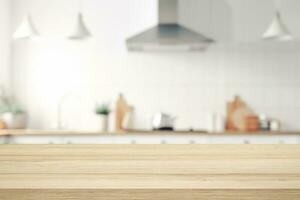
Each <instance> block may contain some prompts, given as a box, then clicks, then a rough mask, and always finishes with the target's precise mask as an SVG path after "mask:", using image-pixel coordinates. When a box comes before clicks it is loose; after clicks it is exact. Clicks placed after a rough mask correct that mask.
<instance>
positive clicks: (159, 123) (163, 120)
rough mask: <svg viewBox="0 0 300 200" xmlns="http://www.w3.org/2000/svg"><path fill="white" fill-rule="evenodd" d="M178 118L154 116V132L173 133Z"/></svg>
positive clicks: (160, 114) (166, 115)
mask: <svg viewBox="0 0 300 200" xmlns="http://www.w3.org/2000/svg"><path fill="white" fill-rule="evenodd" d="M175 120H176V117H172V116H170V115H168V114H165V113H157V114H155V115H154V116H153V120H152V128H153V130H163V131H164V130H166V131H173V130H174V126H175Z"/></svg>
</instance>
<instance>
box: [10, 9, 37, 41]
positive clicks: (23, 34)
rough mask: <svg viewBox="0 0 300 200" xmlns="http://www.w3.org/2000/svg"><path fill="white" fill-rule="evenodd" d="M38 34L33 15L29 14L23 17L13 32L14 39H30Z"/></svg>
mask: <svg viewBox="0 0 300 200" xmlns="http://www.w3.org/2000/svg"><path fill="white" fill-rule="evenodd" d="M36 36H38V31H37V30H36V28H35V26H34V23H33V21H32V18H31V15H30V14H27V15H26V16H25V18H24V19H23V21H22V23H21V24H20V26H19V27H18V29H17V30H16V32H15V33H14V34H13V38H14V39H30V38H32V37H36Z"/></svg>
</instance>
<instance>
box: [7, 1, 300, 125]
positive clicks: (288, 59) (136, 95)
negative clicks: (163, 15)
mask: <svg viewBox="0 0 300 200" xmlns="http://www.w3.org/2000/svg"><path fill="white" fill-rule="evenodd" d="M190 1H192V0H190ZM245 1H246V0H245ZM12 2H13V5H12V13H13V14H12V15H13V19H12V21H13V24H14V27H16V25H17V24H18V22H19V21H20V19H21V17H22V16H23V14H24V13H25V8H28V7H30V8H31V11H32V13H33V15H34V17H35V18H34V19H35V22H36V24H38V25H39V28H40V31H41V32H43V33H46V35H45V38H44V39H43V40H40V41H18V42H14V45H13V55H12V58H13V59H12V61H13V65H12V68H13V72H14V74H13V77H14V78H13V88H14V92H15V94H17V95H18V98H19V100H20V101H21V102H22V103H23V104H24V105H25V106H26V108H27V109H28V112H29V115H30V124H29V126H30V128H52V127H53V126H54V124H55V122H56V119H57V103H58V101H59V99H60V98H61V97H62V96H63V95H65V94H68V95H67V96H68V98H67V100H65V103H64V106H63V107H64V109H63V111H64V112H63V115H64V116H63V118H64V119H65V121H66V122H67V124H68V126H69V128H73V129H89V130H93V129H96V127H97V124H98V120H97V117H96V116H95V115H94V114H93V108H94V105H95V102H96V101H99V102H102V101H110V102H113V101H114V99H115V98H116V96H117V95H118V94H119V93H120V92H122V93H124V95H125V97H126V98H127V100H128V101H129V103H130V104H132V105H133V106H134V107H135V117H134V121H135V128H150V121H151V117H152V115H153V114H155V113H156V112H159V111H164V112H168V113H170V114H172V115H175V116H177V117H178V120H177V128H190V127H194V128H206V125H207V122H206V121H207V116H208V114H209V113H212V112H218V113H221V114H225V105H226V101H229V100H231V99H232V98H233V96H234V95H237V94H238V95H240V96H241V97H242V98H243V99H244V100H245V101H246V102H247V103H248V104H249V106H251V107H252V108H253V109H254V110H255V111H256V112H257V113H258V114H260V113H265V114H267V115H268V116H271V117H274V118H277V119H279V120H280V121H282V124H283V129H285V130H299V129H300V123H298V121H299V115H300V79H299V77H300V57H299V56H300V44H299V43H298V42H284V43H280V42H275V43H272V42H263V41H260V38H259V34H260V32H262V31H263V29H264V28H265V26H267V24H268V23H269V20H270V16H272V11H271V6H270V5H272V4H271V3H272V2H271V1H264V3H263V4H262V6H260V7H259V8H254V6H256V5H257V2H261V1H257V0H256V3H255V2H254V1H253V0H247V2H248V4H249V7H251V6H253V10H257V9H258V10H259V11H260V12H258V13H260V14H261V15H259V16H258V15H257V16H255V17H251V16H250V15H253V12H249V10H251V9H252V7H251V9H250V8H248V7H245V6H244V5H243V3H240V2H241V1H240V0H230V1H224V2H230V5H226V6H223V5H222V6H218V9H223V8H226V9H227V10H228V9H231V8H232V9H236V11H230V10H229V11H230V12H227V11H226V12H225V11H222V12H219V11H218V10H217V11H215V17H214V19H216V16H219V15H220V13H225V14H224V15H226V16H230V19H234V21H235V23H234V24H233V25H232V27H233V29H234V30H232V32H233V34H231V31H230V32H229V33H226V34H225V36H226V35H230V36H231V37H233V36H235V37H237V38H239V39H238V41H232V42H230V43H229V42H228V41H223V40H222V39H223V36H224V34H223V33H222V32H221V33H219V32H220V31H222V30H226V27H223V26H221V25H222V24H225V25H226V24H227V25H228V24H231V21H226V23H225V22H224V20H225V19H227V17H224V18H223V19H222V20H220V21H222V23H221V24H213V27H216V28H217V29H216V30H218V31H216V30H214V29H213V28H212V29H211V28H209V27H207V26H206V27H205V26H199V28H196V27H195V28H196V29H197V30H203V31H204V33H205V34H208V35H210V34H212V36H213V38H214V39H216V40H217V41H218V42H217V43H216V44H215V45H212V46H211V47H210V48H209V49H208V50H207V51H205V52H202V53H199V52H173V53H171V52H169V53H167V52H141V53H133V52H127V51H126V48H125V44H124V43H125V39H126V38H128V37H129V36H131V35H133V34H135V33H137V32H139V31H142V30H144V29H145V28H148V27H151V26H153V25H155V24H156V23H157V12H156V10H157V5H156V3H155V2H156V1H150V0H147V1H146V0H145V1H141V0H128V1H119V0H112V1H99V0H89V1H87V3H86V5H85V12H84V14H85V19H86V21H87V25H88V26H89V27H90V29H91V31H92V33H93V34H94V37H93V38H92V39H91V40H88V41H84V42H79V41H69V40H66V39H62V38H58V37H57V35H60V36H61V35H65V34H66V33H67V32H68V31H70V30H72V26H71V25H72V23H71V22H73V21H74V17H75V15H74V13H75V12H76V8H75V7H76V6H73V7H72V6H70V5H73V4H72V2H73V1H71V0H66V1H61V0H53V1H47V5H48V4H49V5H48V6H47V8H48V9H47V12H45V11H44V9H42V8H44V7H45V2H44V1H38V0H32V1H30V2H31V3H30V2H27V3H28V4H29V5H27V4H26V6H25V5H24V3H25V1H20V0H13V1H12ZM125 2H126V3H125ZM214 2H215V3H217V2H220V1H214ZM253 2H254V3H253ZM293 2H294V4H295V3H297V5H298V4H299V1H293ZM116 4H118V5H119V6H118V7H116V6H115V5H116ZM248 4H247V5H248ZM290 4H291V3H289V4H288V5H287V6H285V5H283V8H284V9H289V10H290V11H291V12H290V13H292V14H293V16H294V18H295V19H297V20H288V21H291V22H293V23H294V24H296V23H295V22H297V24H298V19H299V17H295V16H296V14H295V13H297V12H298V11H297V12H296V10H295V9H294V7H295V6H290ZM191 5H194V4H192V3H191ZM299 5H300V4H299ZM288 6H289V7H288ZM66 8H68V9H66ZM125 8H126V9H125ZM295 8H296V7H295ZM215 9H216V8H215ZM243 9H244V10H243ZM110 10H114V12H109V11H110ZM265 10H267V11H268V12H265ZM228 13H229V14H228ZM287 13H288V12H287ZM241 15H242V16H241ZM262 15H266V16H262ZM293 16H290V17H289V16H288V17H289V19H290V18H291V17H293ZM190 17H193V16H190ZM200 17H201V16H199V17H198V18H200ZM219 18H220V16H219ZM258 18H260V19H261V20H258ZM201 19H203V18H201ZM245 20H246V22H247V23H244V22H245ZM251 20H252V21H251ZM53 21H59V22H60V23H56V24H54V23H50V22H53ZM202 21H203V20H202ZM204 21H205V20H204ZM107 22H110V23H107ZM223 22H224V23H223ZM70 24H71V25H70ZM207 24H209V23H206V25H207ZM246 24H251V29H250V28H249V29H247V28H245V25H246ZM193 25H195V26H196V25H197V23H195V22H194V23H191V24H190V26H193ZM256 25H257V26H256ZM289 25H293V24H289ZM227 29H228V28H227ZM292 31H293V32H294V33H297V32H299V30H297V29H295V28H293V30H292ZM47 34H48V35H47ZM220 35H222V37H219V36H220ZM245 35H246V36H247V37H246V38H247V39H248V38H251V40H250V41H251V42H245V41H242V39H241V38H244V37H243V36H245ZM229 38H230V37H229ZM240 40H241V41H240Z"/></svg>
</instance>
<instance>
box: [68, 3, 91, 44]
mask: <svg viewBox="0 0 300 200" xmlns="http://www.w3.org/2000/svg"><path fill="white" fill-rule="evenodd" d="M81 5H82V2H81V1H79V10H81V7H82V6H81ZM91 36H92V34H91V32H90V31H89V29H88V28H87V26H86V24H85V23H84V19H83V15H82V13H81V11H79V13H78V15H77V24H76V26H75V30H74V32H73V34H71V35H70V36H69V38H70V39H73V40H84V39H87V38H89V37H91Z"/></svg>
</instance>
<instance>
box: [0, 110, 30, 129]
mask: <svg viewBox="0 0 300 200" xmlns="http://www.w3.org/2000/svg"><path fill="white" fill-rule="evenodd" d="M2 121H3V122H4V123H5V125H6V128H8V129H25V128H26V125H27V115H26V114H15V113H10V112H8V113H4V114H2Z"/></svg>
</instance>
